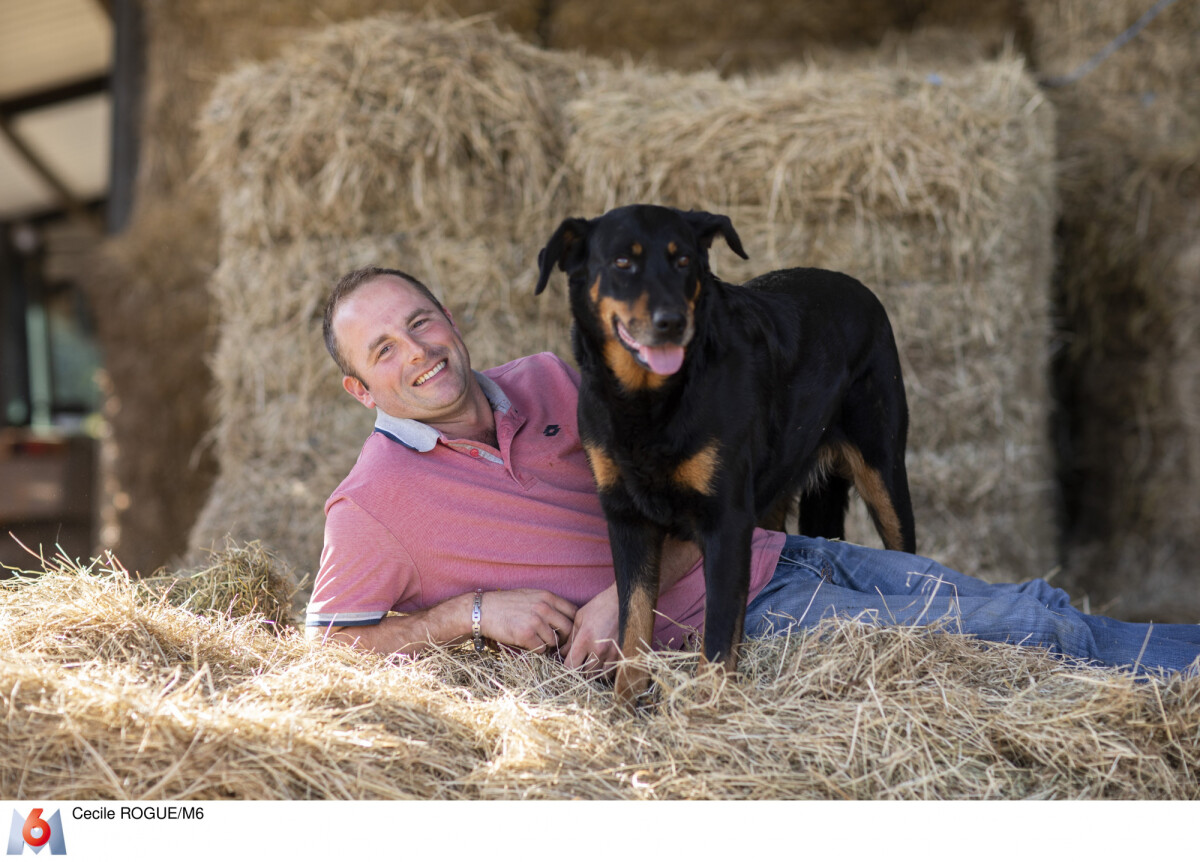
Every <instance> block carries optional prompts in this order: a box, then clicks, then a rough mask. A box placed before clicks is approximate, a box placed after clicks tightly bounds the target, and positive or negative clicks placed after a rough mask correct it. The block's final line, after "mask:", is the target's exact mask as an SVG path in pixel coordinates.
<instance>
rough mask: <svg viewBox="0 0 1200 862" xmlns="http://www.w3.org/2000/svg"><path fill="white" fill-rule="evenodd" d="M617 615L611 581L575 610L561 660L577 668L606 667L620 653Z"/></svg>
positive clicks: (570, 666)
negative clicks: (601, 590) (608, 585)
mask: <svg viewBox="0 0 1200 862" xmlns="http://www.w3.org/2000/svg"><path fill="white" fill-rule="evenodd" d="M617 617H618V606H617V585H616V584H615V583H614V584H613V585H612V586H611V587H609V588H608V589H606V590H604V591H603V592H601V593H600V594H599V595H597V596H596V597H595V598H593V599H592V600H591V601H590V602H588V603H587V604H586V605H584V606H583V607H581V608H580V609H579V610H578V611H577V612H576V614H575V627H574V629H573V630H572V631H571V637H570V638H568V639H567V642H566V644H564V646H563V648H562V656H563V663H564V664H565V665H566V666H567V667H569V668H572V669H576V670H594V671H598V670H601V669H603V670H608V669H609V668H610V667H611V666H612V664H613V662H615V661H617V659H619V658H620V657H621V651H620V648H619V647H618V645H617Z"/></svg>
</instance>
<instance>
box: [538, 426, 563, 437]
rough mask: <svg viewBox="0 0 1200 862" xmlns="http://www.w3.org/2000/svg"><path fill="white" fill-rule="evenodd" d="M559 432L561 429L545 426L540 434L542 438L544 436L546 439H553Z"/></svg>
mask: <svg viewBox="0 0 1200 862" xmlns="http://www.w3.org/2000/svg"><path fill="white" fill-rule="evenodd" d="M561 430H562V429H561V428H559V427H558V426H557V425H547V426H546V427H545V428H544V429H543V430H542V434H543V435H544V436H546V437H553V436H555V435H556V434H558V432H559V431H561Z"/></svg>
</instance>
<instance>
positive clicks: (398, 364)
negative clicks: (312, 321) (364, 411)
mask: <svg viewBox="0 0 1200 862" xmlns="http://www.w3.org/2000/svg"><path fill="white" fill-rule="evenodd" d="M333 330H334V333H335V335H336V337H337V343H338V348H339V350H340V351H341V353H342V355H344V356H345V358H346V359H347V360H348V362H349V363H350V365H351V367H353V369H354V370H355V371H356V372H357V374H358V376H357V377H343V378H342V386H343V387H344V388H345V389H346V391H347V392H349V393H350V394H351V395H353V396H354V397H355V398H356V399H357V400H358V401H359V402H361V403H362V404H364V405H365V406H367V407H379V408H380V409H382V410H383V411H384V412H385V413H387V414H389V415H391V416H395V417H397V418H400V419H416V420H418V421H420V422H424V423H426V424H428V425H433V426H435V427H437V426H440V425H442V424H447V423H452V422H453V421H454V420H455V419H456V418H457V417H459V416H460V415H461V414H462V413H463V411H464V410H466V409H467V407H468V405H469V403H470V398H471V387H472V385H474V377H473V375H472V373H471V357H470V354H468V353H467V347H466V345H465V344H463V340H462V337H461V335H460V334H459V332H458V328H457V327H456V326H455V325H454V322H453V321H452V320H451V319H450V317H449V315H448V314H447V313H446V312H445V311H444V310H443V309H442V308H440V307H439V306H438V305H437V304H436V303H434V302H431V301H430V300H429V299H428V297H426V296H424V295H423V294H421V293H420V292H419V291H418V290H416V289H415V288H413V287H412V286H411V285H409V284H408V283H407V282H405V281H404V280H403V279H401V278H398V277H396V276H392V275H381V276H379V277H378V278H376V279H373V280H371V281H369V282H367V283H366V284H364V285H362V286H361V287H359V288H358V289H357V290H355V291H354V292H353V293H351V294H350V295H349V296H347V297H346V298H345V299H344V300H342V302H341V304H340V305H339V306H338V308H337V311H336V313H335V314H334V318H333Z"/></svg>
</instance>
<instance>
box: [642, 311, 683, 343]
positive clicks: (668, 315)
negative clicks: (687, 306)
mask: <svg viewBox="0 0 1200 862" xmlns="http://www.w3.org/2000/svg"><path fill="white" fill-rule="evenodd" d="M650 320H651V322H652V323H653V324H654V334H655V335H657V336H659V337H660V338H678V337H679V336H680V335H682V334H683V329H684V327H685V326H686V325H687V318H686V317H685V316H684V314H683V312H680V311H668V310H664V309H659V310H658V311H656V312H654V314H653V315H651V317H650Z"/></svg>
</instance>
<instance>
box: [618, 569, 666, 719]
mask: <svg viewBox="0 0 1200 862" xmlns="http://www.w3.org/2000/svg"><path fill="white" fill-rule="evenodd" d="M657 601H658V597H657V596H656V595H654V594H652V593H651V592H650V590H649V589H647V588H646V587H645V586H642V585H639V586H637V587H635V588H634V592H633V595H631V596H630V597H629V613H628V615H627V616H626V618H625V635H624V637H622V638H621V654H622V655H623V656H624V657H625V658H636V657H638V656H641V655H643V654H644V653H648V652H650V642H651V640H652V639H653V637H654V606H655V604H656V603H657ZM649 687H650V672H649V671H648V670H647V669H646V668H645V666H644V665H642V664H640V663H637V664H633V665H629V664H624V665H621V667H619V668H618V669H617V680H616V683H615V688H616V694H617V700H618V701H620V702H621V703H623V704H625V705H627V706H631V705H633V704H634V703H635V702H636V701H637V699H638V697H640V696H641V695H642V694H644V693H645V692H646V689H647V688H649Z"/></svg>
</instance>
